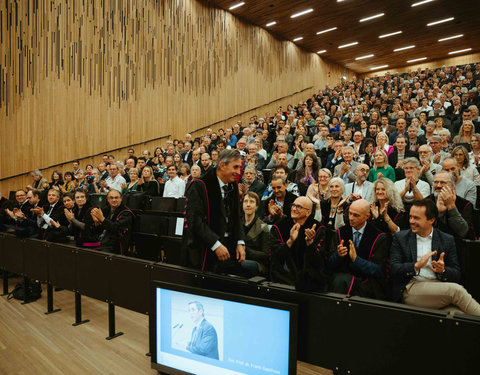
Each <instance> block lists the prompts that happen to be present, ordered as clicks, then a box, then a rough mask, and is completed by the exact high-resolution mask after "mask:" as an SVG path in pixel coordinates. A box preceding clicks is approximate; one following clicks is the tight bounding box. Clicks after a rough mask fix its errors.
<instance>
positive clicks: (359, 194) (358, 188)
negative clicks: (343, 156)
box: [345, 164, 373, 202]
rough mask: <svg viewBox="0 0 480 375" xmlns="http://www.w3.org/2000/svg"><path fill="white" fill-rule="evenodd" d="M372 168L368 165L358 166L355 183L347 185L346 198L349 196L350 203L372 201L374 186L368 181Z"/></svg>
mask: <svg viewBox="0 0 480 375" xmlns="http://www.w3.org/2000/svg"><path fill="white" fill-rule="evenodd" d="M369 172H370V168H369V166H368V165H367V164H358V165H357V168H355V171H354V173H355V181H353V182H350V183H349V184H347V185H345V196H348V202H353V201H356V200H357V199H361V198H363V199H365V200H367V201H369V202H370V201H371V198H372V187H373V184H372V183H371V182H370V181H368V179H367V178H368V173H369Z"/></svg>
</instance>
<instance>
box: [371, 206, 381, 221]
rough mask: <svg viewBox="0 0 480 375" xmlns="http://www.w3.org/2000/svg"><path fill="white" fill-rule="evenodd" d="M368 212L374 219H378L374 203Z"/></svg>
mask: <svg viewBox="0 0 480 375" xmlns="http://www.w3.org/2000/svg"><path fill="white" fill-rule="evenodd" d="M370 212H371V213H372V216H373V218H374V219H378V217H379V216H380V213H379V210H378V207H377V205H376V204H375V203H372V204H371V205H370Z"/></svg>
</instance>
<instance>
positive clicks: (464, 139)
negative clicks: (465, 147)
mask: <svg viewBox="0 0 480 375" xmlns="http://www.w3.org/2000/svg"><path fill="white" fill-rule="evenodd" d="M474 131H475V127H474V126H473V122H471V121H470V120H465V121H464V122H463V124H462V126H460V130H459V132H458V135H456V136H455V137H454V138H453V143H455V144H458V143H468V144H470V141H471V139H472V135H473V132H474Z"/></svg>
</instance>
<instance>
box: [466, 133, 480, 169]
mask: <svg viewBox="0 0 480 375" xmlns="http://www.w3.org/2000/svg"><path fill="white" fill-rule="evenodd" d="M470 146H471V147H472V151H470V153H469V154H468V157H469V158H470V164H471V165H473V166H474V167H476V168H479V167H480V134H478V133H475V134H473V135H472V139H471V141H470Z"/></svg>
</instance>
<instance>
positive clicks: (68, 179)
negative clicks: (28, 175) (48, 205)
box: [53, 172, 75, 194]
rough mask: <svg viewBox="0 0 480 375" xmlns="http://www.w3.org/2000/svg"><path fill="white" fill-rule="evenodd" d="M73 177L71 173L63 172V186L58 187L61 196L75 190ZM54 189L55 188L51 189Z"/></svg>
mask: <svg viewBox="0 0 480 375" xmlns="http://www.w3.org/2000/svg"><path fill="white" fill-rule="evenodd" d="M74 180H75V177H74V176H73V173H72V172H65V174H64V175H63V181H64V182H63V185H62V186H60V191H61V193H62V194H68V193H71V192H73V191H74V190H75V181H74ZM53 188H55V187H53Z"/></svg>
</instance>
